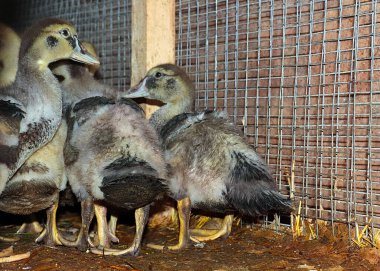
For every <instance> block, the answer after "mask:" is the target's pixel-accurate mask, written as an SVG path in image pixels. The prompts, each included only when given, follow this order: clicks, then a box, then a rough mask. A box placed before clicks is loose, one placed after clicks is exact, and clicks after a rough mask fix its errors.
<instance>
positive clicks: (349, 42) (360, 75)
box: [176, 0, 380, 227]
mask: <svg viewBox="0 0 380 271" xmlns="http://www.w3.org/2000/svg"><path fill="white" fill-rule="evenodd" d="M379 13H380V3H379V4H378V3H377V1H358V0H356V1H355V0H335V1H327V0H315V1H296V0H282V1H274V0H258V1H253V0H248V1H247V0H244V1H239V0H233V1H231V0H230V1H228V0H198V1H189V0H178V1H177V9H176V18H177V24H176V32H177V52H176V53H177V63H178V64H179V65H180V66H183V67H184V68H185V69H186V70H187V72H188V73H189V74H190V75H191V76H192V78H193V79H194V81H195V82H196V88H197V94H196V97H197V99H196V108H197V109H198V110H201V109H205V108H208V109H217V110H227V111H228V112H229V114H230V115H231V118H232V120H233V121H234V122H235V123H236V124H237V125H239V126H241V128H242V130H243V131H244V133H245V135H246V136H247V138H248V140H249V142H250V143H252V144H253V145H254V147H255V148H256V150H257V152H258V153H259V154H261V155H262V156H263V157H265V160H266V161H267V162H268V163H269V165H270V166H271V168H272V171H273V173H274V176H275V177H276V180H277V182H278V184H279V187H280V189H281V190H282V192H283V193H289V185H288V181H287V171H288V172H289V171H291V170H292V164H294V167H293V170H294V175H295V187H294V192H295V196H296V202H297V206H298V202H299V201H301V202H302V207H303V208H302V216H303V217H304V218H311V219H323V220H328V221H331V222H332V223H334V222H345V223H348V224H349V225H353V223H354V222H355V221H356V222H358V223H359V224H360V225H364V224H365V223H367V222H368V221H369V219H371V218H372V221H371V225H372V226H375V227H379V226H380V206H379V204H380V95H379V94H380V60H379V58H380V14H379Z"/></svg>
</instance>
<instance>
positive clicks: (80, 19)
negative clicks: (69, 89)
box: [0, 0, 132, 90]
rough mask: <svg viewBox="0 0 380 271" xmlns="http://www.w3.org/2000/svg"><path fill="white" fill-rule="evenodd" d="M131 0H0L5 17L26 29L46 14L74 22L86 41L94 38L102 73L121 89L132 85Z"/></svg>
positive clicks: (14, 24)
mask: <svg viewBox="0 0 380 271" xmlns="http://www.w3.org/2000/svg"><path fill="white" fill-rule="evenodd" d="M131 2H132V1H131V0H127V1H122V0H92V1H86V0H70V1H57V0H29V1H23V0H16V1H4V2H3V3H0V9H3V12H0V13H1V15H2V17H3V18H1V20H3V21H5V22H6V23H8V24H9V25H11V26H12V27H14V28H15V30H16V31H18V32H19V33H22V32H23V31H24V30H25V28H26V27H28V26H30V25H31V24H32V23H33V22H35V21H37V20H39V19H42V18H49V17H55V18H62V19H65V20H68V21H70V22H72V23H73V24H74V25H75V27H76V29H77V31H78V36H79V38H80V39H81V40H82V41H89V42H91V43H92V44H93V45H94V46H95V48H96V49H97V53H98V55H99V57H100V62H101V69H100V71H101V77H102V79H103V81H104V82H105V83H107V84H110V85H112V86H114V87H115V88H117V89H120V90H122V89H127V88H129V85H130V67H131V11H132V5H131Z"/></svg>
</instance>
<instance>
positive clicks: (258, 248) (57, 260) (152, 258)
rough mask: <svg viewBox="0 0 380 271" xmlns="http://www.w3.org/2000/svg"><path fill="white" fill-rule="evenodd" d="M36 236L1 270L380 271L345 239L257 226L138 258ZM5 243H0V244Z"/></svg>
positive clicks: (159, 236) (158, 237) (5, 228)
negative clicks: (301, 236)
mask: <svg viewBox="0 0 380 271" xmlns="http://www.w3.org/2000/svg"><path fill="white" fill-rule="evenodd" d="M2 218H3V217H2ZM2 221H3V222H2V223H4V220H3V219H2ZM59 224H60V227H65V228H68V227H72V226H77V225H78V224H79V220H78V218H77V217H74V216H73V215H72V214H69V215H68V216H67V217H65V216H64V217H61V219H60V223H59ZM16 229H17V226H16V225H6V224H5V225H4V224H3V225H0V235H7V236H10V235H11V233H13V232H15V231H16ZM133 231H134V228H133V227H132V226H129V225H126V224H120V225H119V226H118V231H117V234H118V236H119V238H120V241H121V242H120V243H121V244H128V243H129V242H131V240H132V238H133ZM35 237H36V236H35V235H32V234H24V235H20V240H19V241H17V242H15V243H13V246H14V250H15V252H16V253H22V252H26V251H31V256H30V258H29V259H27V260H21V261H19V262H14V263H8V264H0V270H36V271H42V270H70V271H71V270H75V271H79V270H115V271H117V270H125V271H128V270H134V271H136V270H160V271H164V270H219V271H221V270H241V271H243V270H330V271H333V270H334V271H339V270H380V267H378V263H379V259H380V258H379V256H378V252H377V250H375V249H369V248H367V249H361V250H359V249H357V248H354V247H349V246H348V245H347V243H346V242H343V241H338V242H334V243H332V242H330V241H327V240H326V239H324V240H319V241H315V240H314V241H304V240H298V241H293V239H292V237H291V236H290V235H289V234H286V233H275V232H273V231H271V230H265V229H260V228H247V227H238V226H235V227H234V228H233V230H232V234H231V236H230V237H229V238H228V239H226V240H216V241H212V242H208V243H207V244H206V245H205V246H204V247H203V248H198V247H194V246H192V247H191V248H188V249H185V250H183V251H180V252H170V251H164V252H160V251H155V250H152V249H148V248H147V247H146V246H145V245H143V247H142V251H141V252H140V255H139V256H137V257H129V256H118V257H114V256H105V257H103V256H97V255H92V254H89V253H81V252H79V251H78V250H76V249H74V248H67V247H55V248H51V247H46V246H43V245H38V244H35V243H34V242H33V240H34V239H35ZM149 241H150V242H155V243H165V242H167V243H174V242H175V241H176V231H175V230H171V229H168V228H166V229H165V230H163V229H156V230H154V229H150V230H148V232H147V233H146V235H145V239H144V243H146V242H149ZM9 245H10V244H6V243H1V244H0V248H5V247H7V246H9ZM119 247H121V245H119Z"/></svg>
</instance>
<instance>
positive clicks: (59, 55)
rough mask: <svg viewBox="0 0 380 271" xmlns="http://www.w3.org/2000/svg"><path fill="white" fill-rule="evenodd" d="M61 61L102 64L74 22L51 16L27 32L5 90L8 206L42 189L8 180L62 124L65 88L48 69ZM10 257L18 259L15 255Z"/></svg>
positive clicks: (0, 96) (0, 179)
mask: <svg viewBox="0 0 380 271" xmlns="http://www.w3.org/2000/svg"><path fill="white" fill-rule="evenodd" d="M60 59H72V60H75V61H79V62H84V63H88V64H98V63H99V61H98V60H97V59H96V58H94V57H93V56H91V55H90V54H88V53H87V52H86V50H85V49H84V48H83V47H82V46H81V44H80V41H79V40H78V37H77V33H76V30H75V28H74V26H73V25H72V24H71V23H69V22H67V21H64V20H61V19H55V18H48V19H44V20H41V21H38V22H36V23H35V24H33V25H32V26H31V27H30V28H29V29H27V30H26V31H25V33H24V34H23V36H22V39H21V44H20V49H19V55H18V61H17V72H16V76H15V79H14V81H13V83H11V84H10V85H8V86H7V87H4V88H2V89H1V92H0V196H2V197H3V203H4V206H5V205H8V207H9V206H10V205H11V203H10V202H8V203H7V202H6V200H5V201H4V199H5V198H8V199H11V200H16V201H18V202H19V203H20V202H22V199H17V197H18V196H20V192H21V194H22V196H25V195H28V194H29V193H31V194H33V193H34V194H35V195H36V194H38V191H36V189H40V188H41V187H40V186H39V185H37V186H36V185H35V183H34V182H23V185H21V186H20V185H19V183H18V182H17V181H15V180H13V182H12V181H11V184H10V185H9V186H8V187H7V184H8V181H9V180H11V179H12V177H13V176H14V174H15V173H16V172H17V170H18V169H19V168H20V167H21V166H22V165H23V164H24V163H25V161H26V160H28V158H29V157H30V156H31V155H32V154H33V153H35V152H36V151H38V150H39V149H40V148H41V147H43V146H44V145H46V144H47V143H48V142H50V140H52V138H53V137H54V135H55V133H56V131H57V130H58V128H59V126H60V123H61V119H62V91H61V88H60V85H59V82H58V80H57V79H56V78H55V77H54V75H53V73H52V72H51V71H50V69H49V68H48V65H49V64H50V63H52V62H54V61H58V60H60ZM37 168H38V165H37ZM24 169H25V168H24ZM14 184H15V186H14ZM4 192H5V193H4ZM44 196H45V195H44ZM49 196H50V195H49ZM12 208H13V207H12ZM5 209H7V208H5ZM19 211H21V210H19ZM14 256H17V255H14ZM5 260H6V261H13V260H18V258H17V257H15V258H12V256H10V257H8V258H7V259H5Z"/></svg>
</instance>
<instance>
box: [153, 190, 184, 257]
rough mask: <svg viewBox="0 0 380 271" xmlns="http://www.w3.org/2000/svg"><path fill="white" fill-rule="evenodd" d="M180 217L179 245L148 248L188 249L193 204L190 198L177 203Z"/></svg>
mask: <svg viewBox="0 0 380 271" xmlns="http://www.w3.org/2000/svg"><path fill="white" fill-rule="evenodd" d="M177 209H178V217H179V237H178V244H177V245H174V246H163V245H154V244H148V247H150V248H153V249H159V250H163V249H169V250H180V249H183V248H186V247H187V245H188V243H189V239H190V237H189V236H190V235H189V222H190V211H191V202H190V198H188V197H186V198H184V199H181V200H179V201H178V202H177Z"/></svg>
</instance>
